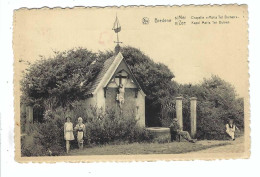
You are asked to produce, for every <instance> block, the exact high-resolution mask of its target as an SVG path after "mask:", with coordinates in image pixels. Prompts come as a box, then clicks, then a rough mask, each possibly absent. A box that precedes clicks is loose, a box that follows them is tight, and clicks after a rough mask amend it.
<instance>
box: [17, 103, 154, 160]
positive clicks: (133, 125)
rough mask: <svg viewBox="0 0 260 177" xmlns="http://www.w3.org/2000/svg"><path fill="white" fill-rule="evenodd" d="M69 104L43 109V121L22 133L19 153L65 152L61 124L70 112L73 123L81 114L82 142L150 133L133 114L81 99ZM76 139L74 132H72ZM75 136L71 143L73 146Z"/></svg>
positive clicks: (136, 138) (147, 137) (128, 139)
mask: <svg viewBox="0 0 260 177" xmlns="http://www.w3.org/2000/svg"><path fill="white" fill-rule="evenodd" d="M72 105H73V108H72V109H71V110H70V109H64V108H61V107H59V108H57V109H56V110H55V111H53V112H51V111H49V110H47V111H45V114H44V122H43V123H35V124H33V125H31V127H30V128H29V130H28V131H27V136H24V137H22V139H21V142H22V143H21V144H22V147H21V149H22V155H23V156H46V155H62V154H63V153H64V152H65V140H64V134H63V126H64V123H65V118H66V117H67V116H70V117H71V118H72V120H71V121H72V123H73V124H74V126H75V125H76V123H77V118H78V117H82V118H83V120H84V123H85V125H86V130H87V131H86V132H87V133H86V135H87V136H86V137H85V144H92V145H97V144H107V143H114V144H116V143H132V142H144V141H152V134H151V133H150V132H148V131H147V130H146V129H145V128H143V127H139V126H138V123H137V120H136V119H135V118H134V116H133V115H131V114H128V115H123V114H117V113H116V112H115V111H112V110H107V111H105V112H104V111H103V110H100V109H97V108H94V107H86V106H85V105H84V104H82V103H81V102H74V103H73V104H72ZM75 139H76V135H75ZM76 144H77V143H76V140H75V141H72V147H77V145H76Z"/></svg>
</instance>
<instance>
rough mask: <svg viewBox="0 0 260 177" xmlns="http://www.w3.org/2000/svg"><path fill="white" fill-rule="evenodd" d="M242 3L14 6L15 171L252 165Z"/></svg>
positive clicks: (246, 13) (246, 53) (244, 9)
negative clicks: (102, 165)
mask: <svg viewBox="0 0 260 177" xmlns="http://www.w3.org/2000/svg"><path fill="white" fill-rule="evenodd" d="M247 19H248V12H247V6H246V5H223V6H205V7H203V6H171V7H170V6H158V7H149V6H148V7H144V6H143V7H142V6H139V7H137V6H132V7H105V8H88V7H75V8H64V9H62V8H47V7H45V8H41V9H28V8H20V9H17V10H15V11H14V17H13V50H14V58H15V59H14V95H15V97H14V106H15V149H16V152H15V153H16V154H15V155H16V156H15V159H16V161H18V162H57V161H65V162H66V161H70V162H77V161H79V160H80V161H86V162H92V161H95V160H103V161H106V160H108V161H109V159H111V158H112V159H116V160H119V161H128V157H131V159H135V160H156V159H157V160H194V159H202V160H203V159H205V160H207V159H231V158H232V159H236V158H248V157H249V156H250V136H249V134H250V132H249V131H250V129H249V117H250V116H249V93H248V89H249V80H248V77H249V76H248V48H247V46H248V34H247V33H248V24H247Z"/></svg>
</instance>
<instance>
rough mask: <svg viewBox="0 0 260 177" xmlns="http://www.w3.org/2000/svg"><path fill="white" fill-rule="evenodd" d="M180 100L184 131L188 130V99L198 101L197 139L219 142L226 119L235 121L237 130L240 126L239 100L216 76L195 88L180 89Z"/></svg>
mask: <svg viewBox="0 0 260 177" xmlns="http://www.w3.org/2000/svg"><path fill="white" fill-rule="evenodd" d="M179 91H180V94H181V95H182V96H183V97H184V99H183V119H184V121H183V122H184V129H186V130H190V105H189V104H190V101H189V98H190V97H193V96H195V97H197V98H198V103H197V104H198V105H197V129H198V138H201V139H223V137H224V136H225V124H226V123H227V121H228V119H229V118H233V119H235V122H236V124H237V126H238V127H240V128H243V126H244V122H243V121H244V108H243V99H242V98H238V95H237V94H236V91H235V89H234V87H233V86H232V85H231V84H229V83H228V82H226V81H224V80H223V79H221V78H219V77H218V76H212V77H211V78H209V79H204V81H203V82H202V83H200V84H197V85H191V84H185V85H181V86H180V89H179Z"/></svg>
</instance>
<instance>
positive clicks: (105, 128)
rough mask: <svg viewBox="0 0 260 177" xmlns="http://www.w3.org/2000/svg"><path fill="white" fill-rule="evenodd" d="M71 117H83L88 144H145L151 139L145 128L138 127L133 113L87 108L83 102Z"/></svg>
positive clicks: (75, 106)
mask: <svg viewBox="0 0 260 177" xmlns="http://www.w3.org/2000/svg"><path fill="white" fill-rule="evenodd" d="M73 106H74V107H73V109H72V110H71V111H70V113H69V114H70V115H71V116H72V117H74V118H77V117H79V116H80V117H82V118H83V120H84V123H85V125H86V131H87V139H88V143H91V144H106V143H112V142H143V141H149V140H150V139H151V134H150V133H149V132H148V131H146V130H145V128H142V127H139V126H138V120H136V119H135V117H134V115H133V114H132V111H129V112H128V113H126V114H123V113H122V114H120V113H117V112H116V111H115V110H106V111H103V110H102V109H98V108H95V107H87V106H86V105H84V103H82V102H75V103H74V104H73Z"/></svg>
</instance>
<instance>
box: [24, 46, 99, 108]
mask: <svg viewBox="0 0 260 177" xmlns="http://www.w3.org/2000/svg"><path fill="white" fill-rule="evenodd" d="M103 61H104V59H103V58H102V57H99V56H98V54H96V53H93V52H91V51H89V50H87V49H82V48H77V49H72V50H69V51H65V52H55V55H54V57H52V58H44V57H42V58H41V60H38V61H37V62H35V63H34V64H33V65H31V66H30V67H29V68H28V69H27V71H26V73H25V74H24V77H23V79H22V81H21V90H22V93H23V96H22V101H23V102H24V103H26V104H31V105H34V106H37V105H38V106H44V108H45V109H53V108H55V107H58V106H62V107H66V106H68V105H70V103H71V102H73V101H75V100H82V99H85V98H86V93H87V90H88V88H89V83H91V82H92V81H93V79H94V78H95V76H96V75H97V74H98V72H99V71H100V69H101V68H102V65H103Z"/></svg>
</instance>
